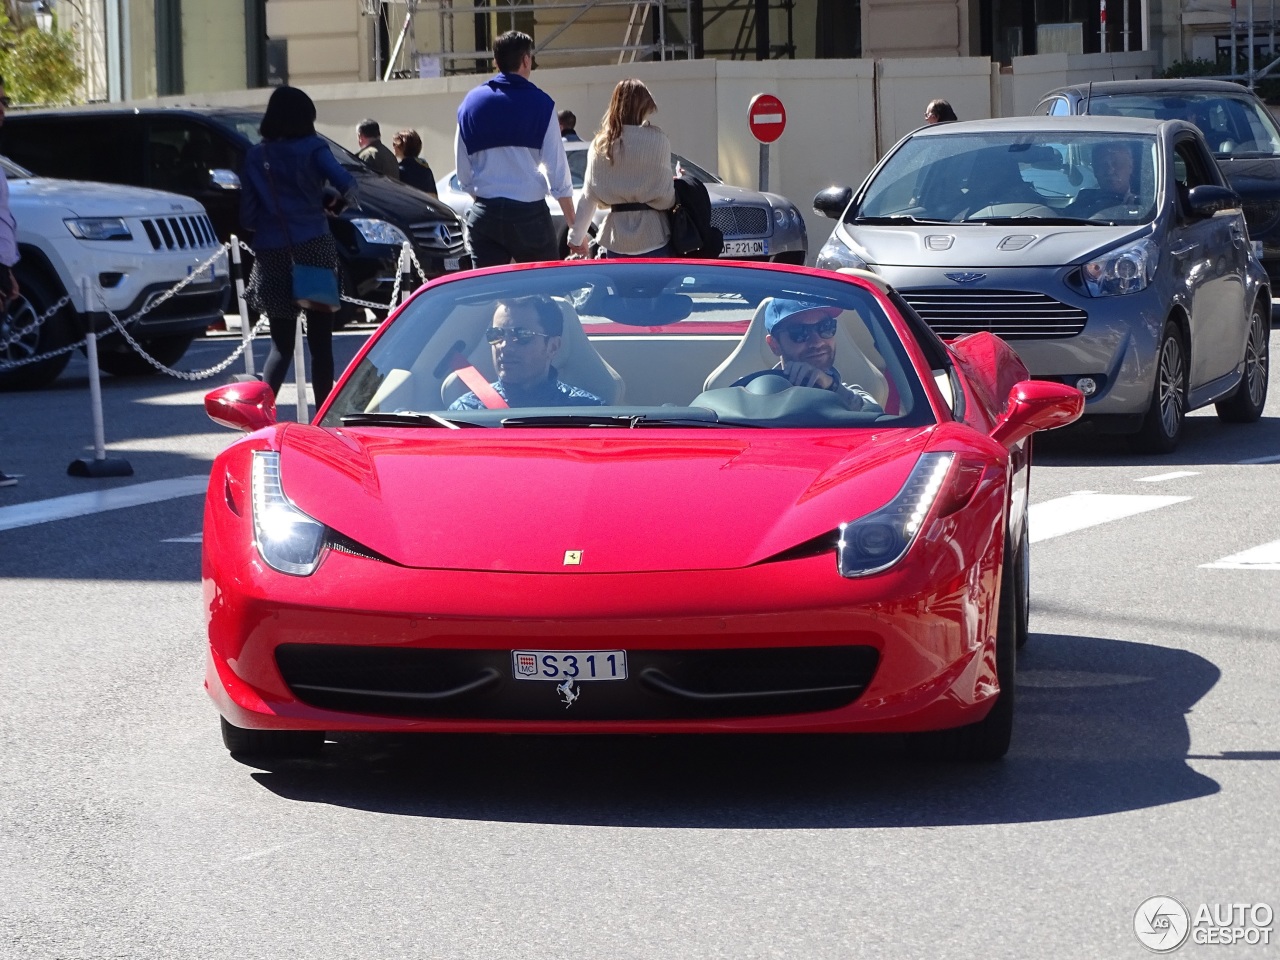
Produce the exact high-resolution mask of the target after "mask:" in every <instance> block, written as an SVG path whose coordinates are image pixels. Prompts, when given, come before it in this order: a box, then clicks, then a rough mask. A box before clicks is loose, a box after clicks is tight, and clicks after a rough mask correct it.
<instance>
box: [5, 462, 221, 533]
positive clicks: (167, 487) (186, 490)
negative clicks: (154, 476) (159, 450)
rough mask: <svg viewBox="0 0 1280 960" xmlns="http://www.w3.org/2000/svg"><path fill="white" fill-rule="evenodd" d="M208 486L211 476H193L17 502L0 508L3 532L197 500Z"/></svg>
mask: <svg viewBox="0 0 1280 960" xmlns="http://www.w3.org/2000/svg"><path fill="white" fill-rule="evenodd" d="M208 485H209V477H208V475H207V474H196V475H194V476H189V477H175V478H173V479H172V480H152V481H150V482H148V483H134V484H130V485H129V486H125V487H111V488H110V489H108V490H95V491H93V492H92V493H73V494H71V495H70V496H66V497H53V498H51V499H49V500H34V501H32V502H30V503H15V504H14V505H13V506H11V507H0V530H16V529H17V528H18V527H30V526H34V525H35V524H37V523H49V522H50V521H52V520H68V519H70V518H71V517H83V516H87V515H88V514H91V513H102V512H104V511H106V510H123V509H124V508H126V507H138V506H141V505H143V504H144V503H159V502H160V501H161V500H175V499H177V498H178V497H193V496H195V495H196V494H203V493H204V491H205V488H206V487H207V486H208Z"/></svg>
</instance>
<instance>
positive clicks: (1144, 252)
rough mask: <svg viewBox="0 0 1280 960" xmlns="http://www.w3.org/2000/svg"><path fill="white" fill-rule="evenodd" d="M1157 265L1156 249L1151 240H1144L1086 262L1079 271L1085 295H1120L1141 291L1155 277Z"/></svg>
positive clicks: (1158, 259) (1157, 254)
mask: <svg viewBox="0 0 1280 960" xmlns="http://www.w3.org/2000/svg"><path fill="white" fill-rule="evenodd" d="M1159 262H1160V251H1159V249H1158V248H1157V247H1156V245H1155V243H1153V242H1152V241H1151V240H1149V239H1146V238H1144V239H1142V240H1139V241H1138V242H1137V243H1131V244H1129V246H1127V247H1121V248H1120V249H1119V250H1112V251H1111V252H1109V253H1107V254H1105V255H1103V256H1101V257H1098V259H1096V260H1090V261H1089V262H1088V263H1086V264H1085V265H1084V266H1083V267H1082V268H1081V272H1082V274H1083V275H1084V285H1085V288H1086V289H1087V290H1088V291H1089V296H1091V297H1114V296H1123V295H1124V294H1126V293H1137V292H1138V291H1140V290H1145V289H1146V288H1147V284H1149V283H1150V282H1151V281H1152V280H1153V279H1154V278H1155V275H1156V266H1157V265H1158V264H1159Z"/></svg>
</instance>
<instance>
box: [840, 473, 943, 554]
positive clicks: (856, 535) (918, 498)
mask: <svg viewBox="0 0 1280 960" xmlns="http://www.w3.org/2000/svg"><path fill="white" fill-rule="evenodd" d="M954 458H955V455H954V454H950V453H926V454H924V456H922V457H921V458H920V460H919V462H918V463H916V465H915V467H914V468H912V470H911V475H910V476H909V477H907V482H906V483H905V484H903V486H902V489H901V490H899V491H898V494H897V496H895V497H894V498H893V499H892V500H890V501H889V502H888V503H887V504H885V505H884V506H883V507H881V508H880V509H879V510H877V511H875V513H869V514H867V515H866V516H865V517H863V518H862V519H860V520H854V521H853V522H852V523H842V524H840V542H839V544H838V546H837V549H836V563H837V564H838V566H839V570H840V576H842V577H866V576H870V575H871V574H873V573H880V572H881V571H884V570H887V569H889V568H890V567H891V566H893V565H894V564H895V563H897V562H898V561H899V560H901V559H902V558H903V557H904V556H906V553H907V551H908V550H909V549H911V544H912V543H914V542H915V539H916V535H917V534H918V533H919V532H920V528H921V527H922V526H923V525H924V520H925V517H927V516H928V515H929V510H930V509H931V508H932V507H933V501H934V500H935V499H937V496H938V491H939V490H940V489H942V483H943V481H944V480H945V479H946V477H947V471H948V470H950V469H951V461H952V460H953V459H954Z"/></svg>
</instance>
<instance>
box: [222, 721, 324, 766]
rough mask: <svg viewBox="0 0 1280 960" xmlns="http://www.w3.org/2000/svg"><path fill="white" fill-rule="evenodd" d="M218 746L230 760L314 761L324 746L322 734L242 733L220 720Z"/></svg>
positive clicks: (313, 731) (298, 732) (263, 731)
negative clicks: (265, 758) (259, 758)
mask: <svg viewBox="0 0 1280 960" xmlns="http://www.w3.org/2000/svg"><path fill="white" fill-rule="evenodd" d="M221 723H222V744H223V746H225V747H226V748H227V752H228V753H230V754H231V755H232V756H233V757H274V758H277V759H286V758H302V757H314V756H315V755H316V754H318V753H319V752H320V748H321V747H322V746H324V731H322V730H246V729H245V728H243V727H237V726H233V725H232V724H230V723H228V722H227V718H226V717H222V718H221Z"/></svg>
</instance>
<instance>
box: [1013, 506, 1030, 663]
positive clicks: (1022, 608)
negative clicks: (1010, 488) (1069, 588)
mask: <svg viewBox="0 0 1280 960" xmlns="http://www.w3.org/2000/svg"><path fill="white" fill-rule="evenodd" d="M1014 601H1015V607H1014V609H1015V611H1016V614H1017V616H1016V617H1015V619H1014V644H1013V646H1014V649H1015V650H1021V649H1022V648H1023V647H1025V646H1026V645H1027V641H1028V640H1029V639H1030V638H1031V539H1030V531H1029V530H1028V529H1027V521H1026V518H1025V517H1024V518H1023V521H1022V545H1021V546H1020V547H1018V556H1017V557H1016V558H1015V559H1014Z"/></svg>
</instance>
